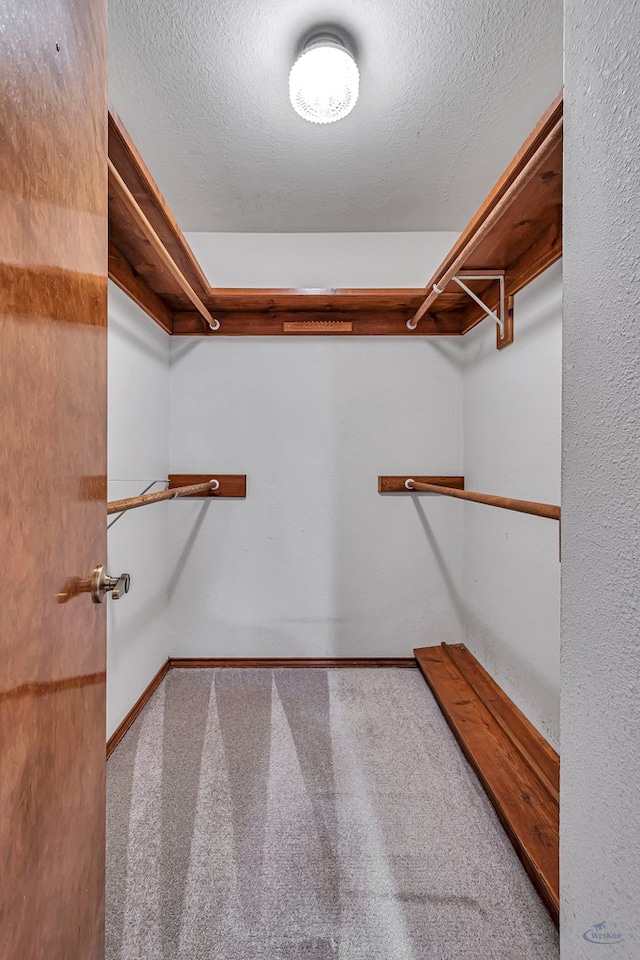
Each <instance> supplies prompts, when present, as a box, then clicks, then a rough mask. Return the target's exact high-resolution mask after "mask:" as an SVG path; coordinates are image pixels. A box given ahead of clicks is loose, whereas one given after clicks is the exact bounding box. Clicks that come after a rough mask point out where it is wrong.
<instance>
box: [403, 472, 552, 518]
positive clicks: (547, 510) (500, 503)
mask: <svg viewBox="0 0 640 960" xmlns="http://www.w3.org/2000/svg"><path fill="white" fill-rule="evenodd" d="M403 479H405V480H408V479H413V480H414V483H413V486H412V487H410V488H409V489H406V488H405V490H404V492H405V493H411V492H412V490H415V491H416V492H418V493H437V494H439V495H440V496H442V497H454V498H455V499H456V500H467V501H469V502H470V503H483V504H485V506H488V507H499V508H500V509H501V510H513V511H515V512H516V513H528V514H530V515H531V516H534V517H544V518H546V519H547V520H560V514H561V510H560V507H559V506H558V505H557V504H555V503H539V502H538V501H537V500H515V499H514V498H513V497H498V496H494V495H493V494H492V493H476V492H475V491H473V490H456V489H455V488H454V487H445V486H442V485H440V484H435V483H421V482H420V481H419V480H417V479H416V478H415V477H406V478H403Z"/></svg>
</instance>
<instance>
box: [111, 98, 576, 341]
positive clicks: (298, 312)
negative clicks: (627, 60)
mask: <svg viewBox="0 0 640 960" xmlns="http://www.w3.org/2000/svg"><path fill="white" fill-rule="evenodd" d="M109 161H110V166H109V276H110V277H111V279H112V280H113V281H114V282H115V283H116V284H118V286H119V287H121V289H122V290H124V292H125V293H127V294H128V295H129V296H130V297H131V298H132V299H133V300H135V301H136V303H138V305H139V306H140V307H142V309H143V310H145V311H146V312H147V313H148V314H149V316H151V317H152V318H153V319H154V320H155V321H156V323H158V324H159V325H160V326H161V327H162V328H163V329H164V330H166V331H167V332H168V333H172V334H175V335H180V336H256V335H258V336H282V335H293V336H312V335H318V334H323V335H335V334H337V335H341V336H342V335H346V336H420V337H422V336H451V335H454V336H455V335H461V334H464V333H466V332H467V331H468V330H471V329H472V328H473V327H474V326H475V325H476V324H477V323H479V322H480V321H481V320H482V319H483V318H484V317H485V316H486V312H485V311H483V309H482V308H481V307H479V306H478V304H477V303H476V302H475V301H474V300H473V299H472V298H471V297H470V296H469V295H468V294H467V293H466V292H465V291H464V290H463V289H462V288H461V287H460V286H459V285H458V283H457V282H456V281H455V280H453V279H452V278H453V277H454V276H459V277H461V278H463V279H464V277H468V276H469V275H471V276H473V275H477V276H478V277H479V279H472V280H464V282H465V283H466V284H467V285H468V286H469V287H470V288H471V289H473V291H474V293H476V294H477V295H478V296H479V297H480V298H481V299H482V300H483V302H485V303H486V305H487V307H488V308H489V309H490V310H494V311H495V310H498V309H499V302H500V297H499V289H500V283H499V281H497V280H495V279H489V276H490V277H494V276H497V275H502V276H503V278H504V280H503V292H504V295H505V304H509V298H510V297H512V296H513V294H515V293H517V292H518V290H521V289H522V287H524V286H525V285H526V284H527V283H530V282H531V280H533V279H534V278H535V277H537V276H538V274H540V273H542V272H543V270H546V269H547V267H549V266H550V265H551V264H552V263H554V262H555V261H556V260H557V259H559V257H560V256H561V255H562V95H559V96H558V97H557V98H556V100H555V101H554V103H553V104H552V105H551V107H550V108H549V110H548V111H547V113H546V114H545V116H544V117H543V118H542V120H541V121H540V123H539V124H538V125H537V127H536V128H535V130H534V131H533V133H532V134H531V136H530V137H529V138H528V140H527V141H526V143H525V144H524V145H523V147H522V148H521V150H520V151H519V152H518V154H517V155H516V157H515V158H514V160H513V162H512V163H511V164H510V166H509V168H508V169H507V170H506V171H505V173H504V174H503V176H502V177H501V178H500V180H499V181H498V183H497V184H496V186H495V187H494V189H493V190H492V191H491V193H490V194H489V196H488V197H487V199H486V200H485V202H484V203H483V204H482V206H481V207H480V209H479V210H478V212H477V213H476V215H475V216H474V217H473V219H472V220H471V222H470V224H469V226H468V227H467V228H466V230H465V231H464V232H463V233H462V235H461V236H460V239H459V240H458V242H457V243H456V244H455V246H454V247H453V249H452V250H451V251H450V253H449V254H448V256H447V257H446V258H445V260H444V261H443V262H442V264H441V266H440V267H439V268H438V270H437V271H436V273H435V274H434V276H433V277H432V279H431V281H430V282H429V284H428V285H427V287H426V288H421V287H419V288H411V289H395V288H389V289H378V288H376V289H342V290H341V289H323V290H318V289H311V290H286V289H277V290H270V289H239V288H238V289H214V288H212V287H211V285H210V283H209V281H208V280H207V278H206V276H205V274H204V272H203V270H202V268H201V266H200V264H199V263H198V261H197V259H196V257H195V255H194V253H193V251H192V250H191V249H190V247H189V245H188V243H187V241H186V239H185V237H184V235H183V234H182V232H181V230H180V228H179V226H178V224H177V223H176V221H175V218H174V217H173V215H172V213H171V211H170V210H169V208H168V206H167V204H166V202H165V200H164V198H163V196H162V194H161V193H160V190H159V189H158V187H157V185H156V183H155V181H154V180H153V177H152V176H151V174H150V173H149V170H148V169H147V167H146V165H145V163H144V161H143V160H142V157H141V156H140V154H139V152H138V150H137V148H136V146H135V144H134V143H133V141H132V140H131V137H130V136H129V134H128V133H127V131H126V129H125V128H124V125H123V124H122V122H121V120H120V119H119V117H118V115H117V114H116V113H115V111H113V110H111V111H110V112H109ZM470 162H472V161H470ZM434 284H435V285H437V287H438V288H439V290H441V291H442V292H441V293H439V292H438V291H436V290H434ZM505 312H506V313H508V310H507V309H506V308H505ZM508 319H509V320H511V315H510V314H509V317H508ZM218 321H219V322H220V329H219V330H216V329H215V328H216V325H217V322H218ZM413 324H417V325H416V328H415V329H411V327H412V325H413ZM506 342H510V338H509V336H508V335H507V336H505V338H504V340H503V344H502V345H504V344H505V343H506Z"/></svg>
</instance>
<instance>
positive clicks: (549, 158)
mask: <svg viewBox="0 0 640 960" xmlns="http://www.w3.org/2000/svg"><path fill="white" fill-rule="evenodd" d="M562 143H563V137H562V94H561V93H560V94H558V96H557V97H556V99H555V100H554V102H553V103H552V104H551V106H550V107H549V109H548V110H547V112H546V113H545V115H544V116H543V117H542V119H541V120H540V122H539V123H538V125H537V126H536V127H535V129H534V130H533V131H532V133H531V134H530V136H529V137H528V139H527V140H526V142H525V143H524V144H523V145H522V147H521V148H520V150H519V151H518V153H517V154H516V156H515V157H514V159H513V161H512V162H511V164H510V165H509V167H508V168H507V169H506V170H505V172H504V174H503V175H502V177H501V178H500V180H499V181H498V183H497V184H496V185H495V187H494V188H493V190H492V191H491V193H490V194H489V196H488V197H487V199H486V200H485V202H484V203H483V204H482V206H481V207H480V209H479V210H478V212H477V213H476V214H475V216H474V217H473V218H472V220H471V222H470V223H469V225H468V226H467V228H466V229H465V230H464V231H463V232H462V234H461V235H460V237H459V239H458V241H457V243H455V244H454V246H453V247H452V249H451V250H450V252H449V253H448V254H447V256H446V257H445V259H444V260H443V261H442V263H441V264H440V266H439V267H438V269H437V270H436V272H435V273H434V275H433V277H432V278H431V280H430V281H429V283H428V284H427V287H426V290H425V298H424V300H423V303H422V304H421V306H420V309H419V310H418V311H417V313H416V316H415V318H414V320H415V321H418V322H419V323H420V322H423V318H425V319H426V318H427V317H429V316H431V317H436V318H437V319H439V320H441V321H442V322H446V320H447V318H448V317H450V316H451V315H454V316H455V317H456V318H457V320H459V322H460V324H461V333H463V334H464V333H467V332H468V331H469V330H471V329H472V328H473V327H474V326H475V325H476V324H477V323H479V322H480V321H481V320H482V319H484V317H485V316H486V313H485V312H484V311H483V310H482V308H481V307H479V306H478V304H477V303H476V302H475V301H474V300H473V299H472V298H471V297H470V296H469V294H468V293H466V292H465V291H464V290H463V289H462V288H461V287H460V286H459V285H458V284H457V282H456V281H455V280H454V279H453V277H454V276H458V277H462V278H463V279H464V278H465V277H469V276H473V275H474V274H475V275H477V276H478V279H477V280H469V279H466V280H464V282H465V284H466V285H467V286H469V287H470V288H471V289H473V292H474V293H475V294H477V295H478V296H479V297H480V298H481V299H482V300H483V301H484V302H485V303H486V305H487V306H488V307H489V308H490V309H491V310H494V311H496V310H497V309H498V307H499V281H497V280H496V279H488V278H485V277H483V276H482V274H483V273H484V274H489V275H490V276H492V277H495V276H497V275H499V274H500V273H502V272H503V273H504V293H505V297H509V296H513V295H514V294H516V293H518V291H519V290H522V288H523V287H524V286H526V285H527V284H528V283H531V281H532V280H534V279H535V278H536V277H537V276H538V275H539V274H540V273H542V272H543V271H544V270H546V269H547V268H548V267H550V266H551V264H553V263H555V261H556V260H559V259H560V257H561V256H562Z"/></svg>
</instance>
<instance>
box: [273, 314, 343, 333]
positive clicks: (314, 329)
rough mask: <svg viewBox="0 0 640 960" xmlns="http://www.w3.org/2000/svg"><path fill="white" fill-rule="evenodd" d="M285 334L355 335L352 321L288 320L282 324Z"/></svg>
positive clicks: (321, 319)
mask: <svg viewBox="0 0 640 960" xmlns="http://www.w3.org/2000/svg"><path fill="white" fill-rule="evenodd" d="M282 332H283V333H315V334H318V333H353V321H352V320H324V319H323V318H321V317H320V318H318V319H317V320H287V321H285V323H283V324H282Z"/></svg>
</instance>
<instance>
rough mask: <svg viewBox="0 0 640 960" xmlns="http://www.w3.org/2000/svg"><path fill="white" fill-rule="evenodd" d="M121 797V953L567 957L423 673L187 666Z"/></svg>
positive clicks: (112, 923) (351, 958)
mask: <svg viewBox="0 0 640 960" xmlns="http://www.w3.org/2000/svg"><path fill="white" fill-rule="evenodd" d="M107 784H108V801H107V951H106V956H107V960H214V958H215V960H555V958H557V957H558V956H559V950H558V938H557V933H556V931H555V928H554V926H553V924H552V923H551V920H550V919H549V917H548V915H547V913H546V911H545V909H544V907H543V906H542V904H541V902H540V900H539V899H538V896H537V894H536V893H535V891H534V890H533V888H532V886H531V884H530V882H529V879H528V877H527V876H526V874H525V872H524V870H523V868H522V867H521V865H520V862H519V860H518V858H517V857H516V855H515V853H514V851H513V849H512V847H511V844H510V843H509V841H508V839H507V837H506V835H505V833H504V831H503V830H502V827H501V826H500V824H499V822H498V820H497V818H496V816H495V814H494V812H493V809H492V808H491V805H490V804H489V802H488V800H487V798H486V796H485V794H484V792H483V790H482V788H481V787H480V785H479V783H478V781H477V779H476V777H475V775H474V774H473V772H472V771H471V769H470V768H469V766H468V765H467V763H466V761H465V759H464V757H463V756H462V754H461V752H460V749H459V747H458V745H457V744H456V742H455V740H454V739H453V737H452V735H451V733H450V731H449V729H448V727H447V725H446V723H445V721H444V719H443V717H442V715H441V713H440V711H439V709H438V707H437V705H436V703H435V701H434V700H433V697H432V696H431V693H430V692H429V689H428V687H427V686H426V684H425V683H424V681H423V679H422V677H421V676H420V674H419V673H418V671H417V670H411V669H333V670H319V669H278V670H273V671H272V670H266V669H256V670H250V669H242V670H231V669H223V670H173V671H171V672H170V673H169V674H168V675H167V678H166V679H165V681H164V682H163V684H162V685H161V687H160V688H159V689H158V691H157V692H156V693H155V694H154V696H153V698H152V700H151V701H150V702H149V704H148V705H147V706H146V707H145V709H144V711H143V712H142V714H141V716H140V717H139V718H138V719H137V721H136V722H135V724H134V725H133V727H132V728H131V730H130V731H129V732H128V733H127V735H126V736H125V738H124V739H123V741H122V742H121V743H120V745H119V746H118V747H117V748H116V750H115V752H114V753H113V755H112V756H111V758H110V760H109V762H108V765H107Z"/></svg>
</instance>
